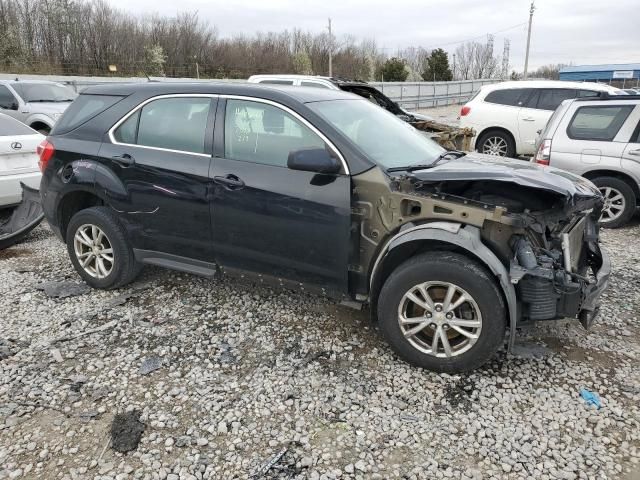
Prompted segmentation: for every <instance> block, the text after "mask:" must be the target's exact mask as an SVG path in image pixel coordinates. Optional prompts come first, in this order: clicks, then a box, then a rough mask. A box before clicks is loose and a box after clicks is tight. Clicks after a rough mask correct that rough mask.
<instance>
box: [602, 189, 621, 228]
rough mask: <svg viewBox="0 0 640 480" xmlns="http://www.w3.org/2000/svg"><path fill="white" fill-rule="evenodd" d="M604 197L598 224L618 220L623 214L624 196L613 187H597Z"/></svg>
mask: <svg viewBox="0 0 640 480" xmlns="http://www.w3.org/2000/svg"><path fill="white" fill-rule="evenodd" d="M598 190H600V193H601V194H602V196H603V197H604V207H603V208H602V215H601V216H600V223H603V224H605V225H606V224H607V223H610V222H613V221H615V220H617V219H618V218H620V216H621V215H622V214H623V213H624V210H625V208H626V206H627V202H626V200H625V199H624V195H622V192H620V191H619V190H616V189H615V188H613V187H598Z"/></svg>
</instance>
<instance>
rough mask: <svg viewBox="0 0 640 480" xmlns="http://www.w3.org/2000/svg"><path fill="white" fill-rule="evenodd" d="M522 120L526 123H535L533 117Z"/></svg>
mask: <svg viewBox="0 0 640 480" xmlns="http://www.w3.org/2000/svg"><path fill="white" fill-rule="evenodd" d="M522 120H524V121H525V122H535V120H536V119H535V118H531V117H525V118H523V119H522Z"/></svg>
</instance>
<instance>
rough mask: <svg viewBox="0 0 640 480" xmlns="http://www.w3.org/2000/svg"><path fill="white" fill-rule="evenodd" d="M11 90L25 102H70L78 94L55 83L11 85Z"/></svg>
mask: <svg viewBox="0 0 640 480" xmlns="http://www.w3.org/2000/svg"><path fill="white" fill-rule="evenodd" d="M11 87H13V89H14V90H15V91H16V92H18V95H20V96H21V97H22V99H23V100H24V101H25V102H72V101H73V100H74V99H75V98H76V97H77V96H78V94H77V93H76V92H74V91H73V90H71V89H70V88H68V87H65V86H64V85H58V84H55V83H13V84H12V85H11Z"/></svg>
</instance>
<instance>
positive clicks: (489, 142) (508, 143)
mask: <svg viewBox="0 0 640 480" xmlns="http://www.w3.org/2000/svg"><path fill="white" fill-rule="evenodd" d="M476 150H477V151H478V152H480V153H484V154H485V155H494V156H497V157H515V156H516V144H515V142H514V140H513V138H512V137H511V135H509V134H508V133H506V132H503V131H502V130H490V131H488V132H486V133H483V134H482V136H481V137H480V138H479V139H478V142H477V143H476Z"/></svg>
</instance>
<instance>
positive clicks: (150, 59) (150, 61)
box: [144, 45, 167, 76]
mask: <svg viewBox="0 0 640 480" xmlns="http://www.w3.org/2000/svg"><path fill="white" fill-rule="evenodd" d="M166 61H167V57H166V56H165V54H164V50H163V49H162V47H161V46H160V45H152V46H150V47H145V49H144V66H145V69H146V70H145V73H146V74H147V75H158V76H162V75H164V62H166Z"/></svg>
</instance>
